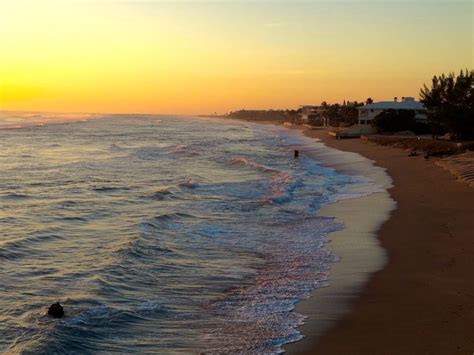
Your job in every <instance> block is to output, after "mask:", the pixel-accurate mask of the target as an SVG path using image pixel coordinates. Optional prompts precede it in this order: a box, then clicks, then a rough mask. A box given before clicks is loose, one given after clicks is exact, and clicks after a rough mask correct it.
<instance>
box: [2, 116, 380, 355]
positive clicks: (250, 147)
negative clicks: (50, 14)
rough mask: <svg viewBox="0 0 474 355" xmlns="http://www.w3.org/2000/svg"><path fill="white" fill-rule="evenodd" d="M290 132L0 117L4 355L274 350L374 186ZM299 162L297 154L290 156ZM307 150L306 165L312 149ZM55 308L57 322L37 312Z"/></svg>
mask: <svg viewBox="0 0 474 355" xmlns="http://www.w3.org/2000/svg"><path fill="white" fill-rule="evenodd" d="M314 144H316V143H315V142H314V140H310V139H309V138H305V137H304V136H303V135H302V134H301V133H299V132H298V131H292V130H287V129H284V128H282V127H277V126H273V125H261V124H257V123H251V122H240V121H232V120H224V119H217V118H216V119H210V118H208V119H206V118H197V117H172V116H152V115H57V114H56V115H55V114H32V113H29V114H25V113H23V114H14V113H9V112H2V113H1V115H0V169H1V170H0V171H1V172H0V225H1V229H0V265H1V268H0V280H1V282H2V286H1V288H0V310H1V312H0V351H2V352H12V353H34V354H47V353H71V354H72V353H78V354H79V353H80V354H86V353H160V354H166V353H245V354H252V353H255V354H261V353H266V354H267V353H279V352H281V351H282V350H281V349H282V348H281V347H282V346H283V345H284V344H286V343H289V342H294V341H297V340H299V339H301V337H302V335H301V334H300V332H299V331H298V328H297V327H298V326H299V325H301V324H303V322H304V319H305V316H304V315H302V314H298V313H297V312H295V310H294V308H295V305H296V304H297V303H298V302H299V301H301V300H303V299H305V298H308V297H309V296H310V294H311V293H312V292H313V291H314V290H316V289H318V288H321V287H325V286H327V285H329V284H330V283H331V274H330V267H331V264H332V263H335V262H338V256H337V255H332V254H331V253H330V252H329V251H327V250H326V249H325V243H327V241H328V239H327V235H328V234H329V233H331V232H333V231H336V230H339V229H341V228H344V226H343V225H342V224H340V223H336V221H335V220H334V218H332V217H322V216H318V214H317V212H318V210H319V209H320V208H321V207H322V206H324V205H327V204H330V203H332V202H335V201H337V200H339V199H345V198H353V197H358V196H362V195H367V194H370V193H372V192H376V191H379V189H380V188H379V187H378V186H377V185H376V183H375V182H374V181H372V180H370V179H368V178H365V177H362V176H354V175H349V174H346V173H340V172H338V171H336V170H334V169H332V168H329V167H327V165H326V164H324V159H318V152H319V153H320V154H321V156H324V154H325V153H326V150H327V149H329V148H325V147H324V146H323V145H322V144H320V145H319V146H318V149H317V150H316V153H315V152H314V151H315V150H314ZM294 149H299V150H300V152H301V153H300V157H299V158H298V159H294V158H293V150H294ZM309 151H312V153H311V154H309V153H306V152H309ZM56 301H59V302H60V303H61V304H62V305H63V306H64V308H65V313H66V316H65V317H64V318H62V319H53V318H50V317H48V316H47V315H46V310H47V307H48V306H49V305H50V304H51V303H53V302H56Z"/></svg>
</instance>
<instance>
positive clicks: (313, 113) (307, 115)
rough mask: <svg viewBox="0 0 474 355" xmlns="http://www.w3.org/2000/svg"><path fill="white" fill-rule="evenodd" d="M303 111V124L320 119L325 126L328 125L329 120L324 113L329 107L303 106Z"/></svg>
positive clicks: (301, 107)
mask: <svg viewBox="0 0 474 355" xmlns="http://www.w3.org/2000/svg"><path fill="white" fill-rule="evenodd" d="M300 109H301V121H302V122H303V123H306V124H308V123H310V122H311V121H312V120H313V119H320V120H321V121H322V122H323V124H324V125H325V126H326V125H327V122H326V121H327V118H326V117H325V116H324V113H325V112H326V111H327V109H328V107H327V106H313V105H303V106H300Z"/></svg>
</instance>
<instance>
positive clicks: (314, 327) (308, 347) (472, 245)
mask: <svg viewBox="0 0 474 355" xmlns="http://www.w3.org/2000/svg"><path fill="white" fill-rule="evenodd" d="M304 133H305V134H306V135H307V136H310V137H314V138H319V139H321V140H322V141H323V142H324V143H325V144H327V145H328V146H330V147H333V148H336V149H339V150H343V151H350V152H355V153H359V154H361V155H362V156H364V157H367V158H369V159H371V160H373V161H375V165H376V166H380V167H382V168H385V169H386V171H387V173H388V174H389V175H390V177H391V178H392V179H393V187H391V188H390V189H389V194H390V196H391V198H392V199H393V200H394V201H396V209H394V210H393V211H392V213H391V216H390V218H389V219H388V220H387V221H386V222H385V223H383V224H382V226H381V227H380V228H379V229H378V231H375V232H376V235H377V238H378V241H379V243H380V245H381V247H382V248H383V249H384V250H385V253H386V258H385V260H378V261H377V260H375V261H373V265H369V266H368V268H369V269H370V268H374V267H377V265H378V266H380V265H382V266H383V265H385V266H384V267H383V268H382V269H381V270H380V271H378V272H376V273H374V274H372V276H371V277H370V279H369V281H368V282H366V283H364V284H365V286H364V287H363V288H362V290H361V291H360V292H358V296H357V297H355V298H354V294H353V293H351V292H346V293H345V294H342V295H340V298H343V302H340V300H338V301H337V302H333V303H337V304H338V305H339V306H338V307H340V310H339V311H337V310H336V311H335V310H334V309H333V310H329V311H328V308H327V307H330V305H331V302H330V301H331V300H330V299H329V298H330V297H332V296H333V295H334V294H335V291H334V289H336V291H337V286H332V287H328V288H327V289H324V290H318V291H316V293H315V294H314V296H313V297H312V298H310V299H309V300H306V301H304V302H302V303H300V304H299V305H298V311H300V312H301V313H303V314H306V315H307V316H308V319H307V320H306V324H305V325H304V326H303V327H301V329H300V330H301V331H302V333H303V334H304V336H305V338H304V339H303V340H301V341H299V342H297V343H293V344H290V345H288V346H287V347H286V348H285V350H286V351H287V353H290V354H297V353H298V354H299V353H311V354H312V353H314V354H472V352H473V351H474V336H473V334H474V278H473V277H472V270H474V258H473V257H472V255H473V254H474V240H473V238H474V232H473V231H474V219H473V216H474V204H473V201H474V189H472V188H471V187H469V186H468V184H466V183H465V182H462V181H457V180H455V178H454V177H453V176H452V175H451V174H450V173H449V172H447V171H446V170H444V169H442V168H440V167H439V166H437V165H435V164H434V162H433V160H428V161H425V160H424V159H423V157H422V156H417V157H408V154H407V152H406V151H404V150H402V149H397V148H392V147H384V146H379V145H376V144H374V143H370V142H365V141H362V140H359V139H350V140H335V139H332V138H329V137H328V136H327V132H326V131H324V130H305V131H304ZM360 200H361V199H357V200H356V201H360ZM350 201H351V200H348V201H347V202H344V203H345V206H342V207H341V206H339V207H338V208H339V210H340V209H341V208H345V209H346V211H347V214H346V217H347V216H351V215H352V216H353V217H352V218H358V217H359V216H361V213H360V211H359V210H358V209H357V204H355V205H354V204H352V202H350ZM361 202H362V203H365V204H367V201H365V202H364V201H361ZM368 203H369V204H370V203H372V206H373V208H372V209H371V210H369V211H373V212H374V214H376V212H377V206H376V204H374V202H373V201H372V202H370V201H369V202H368ZM351 204H352V205H351ZM329 208H331V207H329ZM325 212H326V213H327V212H330V211H325ZM344 222H345V223H346V226H347V230H346V232H345V233H346V236H347V235H349V236H350V234H351V233H353V232H354V231H351V220H350V219H347V218H345V219H344ZM337 238H338V235H337V234H336V233H334V234H333V235H331V237H330V239H331V240H332V242H331V243H330V244H329V248H330V249H331V248H334V247H335V248H336V249H337V248H338V246H337V243H340V242H341V241H340V240H339V241H337ZM331 244H336V245H333V246H331ZM355 246H356V245H355ZM345 248H346V250H347V245H346V246H345ZM361 250H363V249H361ZM355 251H357V250H355ZM355 262H360V261H355ZM342 263H344V260H343V261H342V262H341V264H342ZM337 268H338V266H334V268H333V270H332V272H331V273H332V274H334V273H335V274H336V275H340V272H339V271H338V270H337ZM346 276H347V275H346ZM357 277H359V278H360V279H361V280H362V281H363V276H360V275H359V276H357ZM333 281H334V279H333ZM336 281H337V280H336ZM362 281H361V282H362ZM333 283H334V284H337V282H333ZM359 284H360V282H359ZM331 288H333V291H330V290H331ZM345 291H350V290H347V289H346V290H345ZM341 305H342V306H341ZM321 306H324V307H325V308H324V309H323V310H321V308H320V307H321ZM337 313H339V314H344V315H342V318H341V319H339V320H337V319H336V318H339V317H336V316H337ZM327 314H332V315H333V316H334V319H331V320H328V322H321V318H324V317H325V316H327ZM321 323H323V324H324V326H323V327H322V328H321ZM321 333H322V336H319V335H320V334H321Z"/></svg>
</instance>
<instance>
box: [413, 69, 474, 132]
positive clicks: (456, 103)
mask: <svg viewBox="0 0 474 355" xmlns="http://www.w3.org/2000/svg"><path fill="white" fill-rule="evenodd" d="M420 101H421V102H422V103H423V104H424V105H425V108H426V115H427V117H428V122H429V124H430V126H431V130H432V133H433V135H434V136H435V137H438V136H439V135H442V134H445V133H449V135H450V137H451V139H474V70H467V69H466V70H461V72H460V73H459V74H458V75H455V74H454V73H450V74H448V75H444V74H441V75H439V76H436V75H435V76H434V77H433V79H432V80H431V87H428V86H427V85H426V84H425V85H424V86H423V88H421V90H420Z"/></svg>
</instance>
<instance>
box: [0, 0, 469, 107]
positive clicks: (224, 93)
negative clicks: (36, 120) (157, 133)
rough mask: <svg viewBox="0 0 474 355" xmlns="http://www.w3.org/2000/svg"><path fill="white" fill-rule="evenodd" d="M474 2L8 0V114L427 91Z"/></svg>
mask: <svg viewBox="0 0 474 355" xmlns="http://www.w3.org/2000/svg"><path fill="white" fill-rule="evenodd" d="M472 4H473V3H472V1H470V0H468V1H454V0H450V1H444V2H440V1H431V0H425V1H423V0H418V1H416V0H413V1H408V0H401V1H400V0H399V1H384V0H372V1H356V0H352V1H350V0H346V1H316V0H314V1H294V0H287V1H257V0H255V1H230V0H228V1H224V0H221V1H213V2H208V1H199V0H196V1H153V0H148V1H146V0H143V1H139V0H137V1H135V0H121V1H118V0H117V1H115V0H82V1H81V0H30V1H23V0H0V110H5V109H6V110H35V111H36V110H38V111H63V112H66V111H67V112H131V113H132V112H133V113H145V112H146V113H179V114H194V113H210V112H214V111H217V112H219V113H223V112H227V111H229V110H235V109H240V108H271V107H273V108H287V107H288V108H296V107H297V106H298V105H300V104H319V103H320V102H321V101H323V100H326V101H328V102H336V101H342V100H344V99H346V100H348V99H350V100H354V99H357V100H359V101H360V100H364V99H365V98H367V97H369V96H370V97H372V98H374V99H375V100H381V99H389V98H392V97H393V96H415V97H418V92H419V88H420V87H421V85H422V84H423V83H424V82H428V81H429V80H430V79H431V77H432V76H433V75H434V74H438V73H442V72H445V73H446V72H449V71H456V72H457V71H458V70H460V69H461V68H469V69H472V68H473V47H474V40H473V22H474V15H473V5H472Z"/></svg>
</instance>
